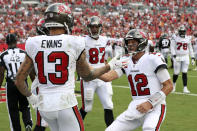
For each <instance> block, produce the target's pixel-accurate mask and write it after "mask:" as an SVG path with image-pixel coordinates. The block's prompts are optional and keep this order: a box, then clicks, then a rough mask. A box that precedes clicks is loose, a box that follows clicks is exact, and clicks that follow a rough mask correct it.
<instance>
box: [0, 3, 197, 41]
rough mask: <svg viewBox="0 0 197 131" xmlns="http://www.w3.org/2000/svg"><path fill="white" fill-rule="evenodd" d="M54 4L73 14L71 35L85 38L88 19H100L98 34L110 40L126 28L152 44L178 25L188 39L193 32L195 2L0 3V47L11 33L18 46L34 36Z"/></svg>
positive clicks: (195, 19)
mask: <svg viewBox="0 0 197 131" xmlns="http://www.w3.org/2000/svg"><path fill="white" fill-rule="evenodd" d="M54 2H61V3H66V4H68V5H69V6H70V7H71V9H72V10H73V12H74V13H73V14H74V18H75V20H74V22H75V26H74V27H73V34H74V35H85V34H86V32H87V30H86V25H87V19H88V18H89V17H90V16H92V15H98V16H100V17H101V19H102V22H103V31H102V34H103V35H107V36H110V37H124V36H125V33H126V32H128V30H129V29H130V28H142V29H144V30H145V31H147V33H148V35H149V39H151V40H153V41H156V40H157V39H158V38H159V37H160V35H161V34H162V33H167V34H169V35H171V34H173V33H175V31H176V30H177V28H178V27H179V26H180V25H185V26H186V28H187V34H188V35H192V34H193V33H194V31H195V30H197V26H196V25H197V2H196V0H0V44H1V43H5V36H6V35H7V34H8V33H15V34H16V35H17V36H18V40H19V42H20V43H25V40H26V39H27V37H29V36H35V35H36V28H35V27H36V23H37V22H38V20H39V19H41V18H43V13H44V10H45V9H46V7H47V6H48V5H49V4H50V3H54ZM104 5H105V6H104Z"/></svg>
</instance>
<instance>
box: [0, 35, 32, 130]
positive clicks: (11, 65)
mask: <svg viewBox="0 0 197 131" xmlns="http://www.w3.org/2000/svg"><path fill="white" fill-rule="evenodd" d="M6 43H7V45H8V49H7V50H5V51H4V52H2V53H1V55H0V87H1V85H2V82H3V79H4V72H5V70H6V71H7V75H6V90H7V91H6V93H7V94H6V95H7V107H8V113H9V118H10V128H11V130H12V131H21V125H20V116H19V111H21V112H22V119H23V122H24V125H25V128H26V129H25V130H26V131H31V128H32V119H31V113H30V106H29V103H28V101H27V98H26V97H25V96H23V95H22V94H21V93H20V92H19V91H18V89H17V87H16V86H15V84H14V79H15V76H16V73H17V71H18V69H19V67H20V64H21V63H22V62H23V60H24V58H25V51H23V50H21V49H19V48H17V47H16V43H17V39H16V36H15V34H8V35H7V36H6Z"/></svg>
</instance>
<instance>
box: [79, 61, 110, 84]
mask: <svg viewBox="0 0 197 131" xmlns="http://www.w3.org/2000/svg"><path fill="white" fill-rule="evenodd" d="M109 70H110V66H109V65H108V64H107V65H106V66H104V67H100V68H95V69H91V70H90V71H89V73H88V74H87V75H81V77H82V78H83V79H84V80H85V81H91V80H94V79H96V78H98V77H99V76H101V75H102V74H104V73H106V72H108V71H109Z"/></svg>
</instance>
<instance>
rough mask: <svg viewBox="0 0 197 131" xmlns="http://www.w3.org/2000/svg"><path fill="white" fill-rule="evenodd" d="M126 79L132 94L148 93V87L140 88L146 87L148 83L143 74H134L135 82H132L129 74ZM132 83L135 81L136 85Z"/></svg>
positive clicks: (142, 94)
mask: <svg viewBox="0 0 197 131" xmlns="http://www.w3.org/2000/svg"><path fill="white" fill-rule="evenodd" d="M128 81H129V84H130V87H131V93H132V96H145V95H150V89H149V88H143V89H142V87H146V86H147V85H148V80H147V77H146V75H145V74H136V75H135V77H134V81H135V82H133V79H132V75H129V76H128ZM134 83H136V85H134ZM135 87H136V88H135Z"/></svg>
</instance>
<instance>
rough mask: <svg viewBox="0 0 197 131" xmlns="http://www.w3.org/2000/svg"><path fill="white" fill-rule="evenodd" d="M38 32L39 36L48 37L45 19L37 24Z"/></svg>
mask: <svg viewBox="0 0 197 131" xmlns="http://www.w3.org/2000/svg"><path fill="white" fill-rule="evenodd" d="M36 32H37V34H38V35H48V34H49V30H48V29H47V28H46V26H45V20H44V19H40V20H39V21H38V22H37V25H36Z"/></svg>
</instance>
